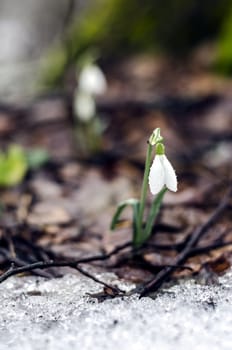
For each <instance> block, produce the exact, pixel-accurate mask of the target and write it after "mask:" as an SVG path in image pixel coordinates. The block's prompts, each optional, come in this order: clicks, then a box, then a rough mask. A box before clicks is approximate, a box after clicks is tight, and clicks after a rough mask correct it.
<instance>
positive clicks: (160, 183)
mask: <svg viewBox="0 0 232 350" xmlns="http://www.w3.org/2000/svg"><path fill="white" fill-rule="evenodd" d="M160 157H162V156H159V155H156V156H155V159H154V161H153V163H152V166H151V169H150V174H149V180H148V181H149V186H150V191H151V193H152V194H154V195H155V194H157V193H159V192H160V191H161V190H162V188H163V187H164V185H165V173H164V167H163V164H162V162H161V159H160Z"/></svg>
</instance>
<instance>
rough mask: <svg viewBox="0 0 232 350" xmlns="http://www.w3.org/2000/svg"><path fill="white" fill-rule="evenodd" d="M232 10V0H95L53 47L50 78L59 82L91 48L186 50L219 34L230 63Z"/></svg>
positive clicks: (110, 54) (113, 54) (106, 52)
mask: <svg viewBox="0 0 232 350" xmlns="http://www.w3.org/2000/svg"><path fill="white" fill-rule="evenodd" d="M231 10H232V3H231V0H204V1H202V0H187V1H186V0H143V1H142V2H141V0H127V1H125V0H95V1H93V3H92V6H90V7H87V9H86V12H85V13H84V14H83V15H82V16H81V18H78V19H77V20H76V21H74V22H73V23H72V25H71V26H70V28H69V29H68V31H67V33H66V39H65V40H64V42H63V43H62V44H61V45H58V47H56V48H54V49H53V51H52V52H51V55H50V58H49V59H48V62H47V65H46V70H45V75H44V77H45V79H44V81H45V83H46V84H47V86H54V85H56V84H59V83H60V82H61V81H62V76H63V73H64V71H65V69H66V68H67V67H68V66H69V65H70V63H72V62H75V61H76V60H77V58H78V56H79V55H80V54H82V53H83V52H85V51H86V50H88V49H91V48H97V49H98V50H99V52H100V56H101V57H103V58H106V59H107V58H111V59H115V58H118V57H122V56H124V55H126V54H128V53H131V52H138V51H144V50H146V51H147V50H150V51H153V52H157V51H161V52H168V53H169V54H172V55H173V54H174V55H185V54H186V53H188V52H189V50H190V49H191V48H192V47H194V45H196V44H198V43H199V42H202V41H204V40H209V39H212V38H214V39H215V38H217V37H218V36H219V38H220V39H219V40H221V44H220V45H219V46H220V47H221V49H220V50H221V55H219V56H220V57H221V62H225V63H227V62H226V60H227V58H225V57H229V60H230V57H231V56H232V55H231V54H230V50H231V51H232V49H230V45H228V43H229V40H230V39H231V36H232V20H231V19H232V14H231V13H232V12H231ZM228 14H229V16H228ZM221 27H224V31H223V35H222V36H221V35H220V33H221ZM228 52H229V54H228ZM222 58H223V59H222ZM223 60H224V61H223Z"/></svg>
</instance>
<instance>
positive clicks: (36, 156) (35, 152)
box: [26, 148, 50, 170]
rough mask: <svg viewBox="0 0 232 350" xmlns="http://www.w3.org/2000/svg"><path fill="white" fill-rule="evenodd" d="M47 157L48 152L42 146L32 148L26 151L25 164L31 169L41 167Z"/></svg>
mask: <svg viewBox="0 0 232 350" xmlns="http://www.w3.org/2000/svg"><path fill="white" fill-rule="evenodd" d="M49 158H50V156H49V153H48V152H47V151H46V150H45V149H43V148H34V149H32V150H30V151H27V152H26V159H27V165H28V168H29V169H31V170H37V169H39V168H41V167H42V166H43V165H44V164H46V163H47V161H48V160H49Z"/></svg>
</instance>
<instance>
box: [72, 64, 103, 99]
mask: <svg viewBox="0 0 232 350" xmlns="http://www.w3.org/2000/svg"><path fill="white" fill-rule="evenodd" d="M78 87H79V89H80V90H81V91H83V92H85V93H88V94H93V95H98V94H99V95H100V94H103V93H104V92H105V91H106V88H107V83H106V78H105V76H104V74H103V72H102V71H101V69H100V68H99V67H98V66H96V65H94V64H93V65H88V66H86V67H84V68H83V70H82V71H81V73H80V75H79V81H78Z"/></svg>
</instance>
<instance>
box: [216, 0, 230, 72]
mask: <svg viewBox="0 0 232 350" xmlns="http://www.w3.org/2000/svg"><path fill="white" fill-rule="evenodd" d="M215 67H216V69H217V71H219V72H221V73H223V74H226V75H229V74H231V73H232V4H231V9H230V11H228V14H227V16H226V19H225V21H224V23H223V27H222V30H221V33H220V36H219V39H218V52H217V57H216V63H215Z"/></svg>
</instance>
